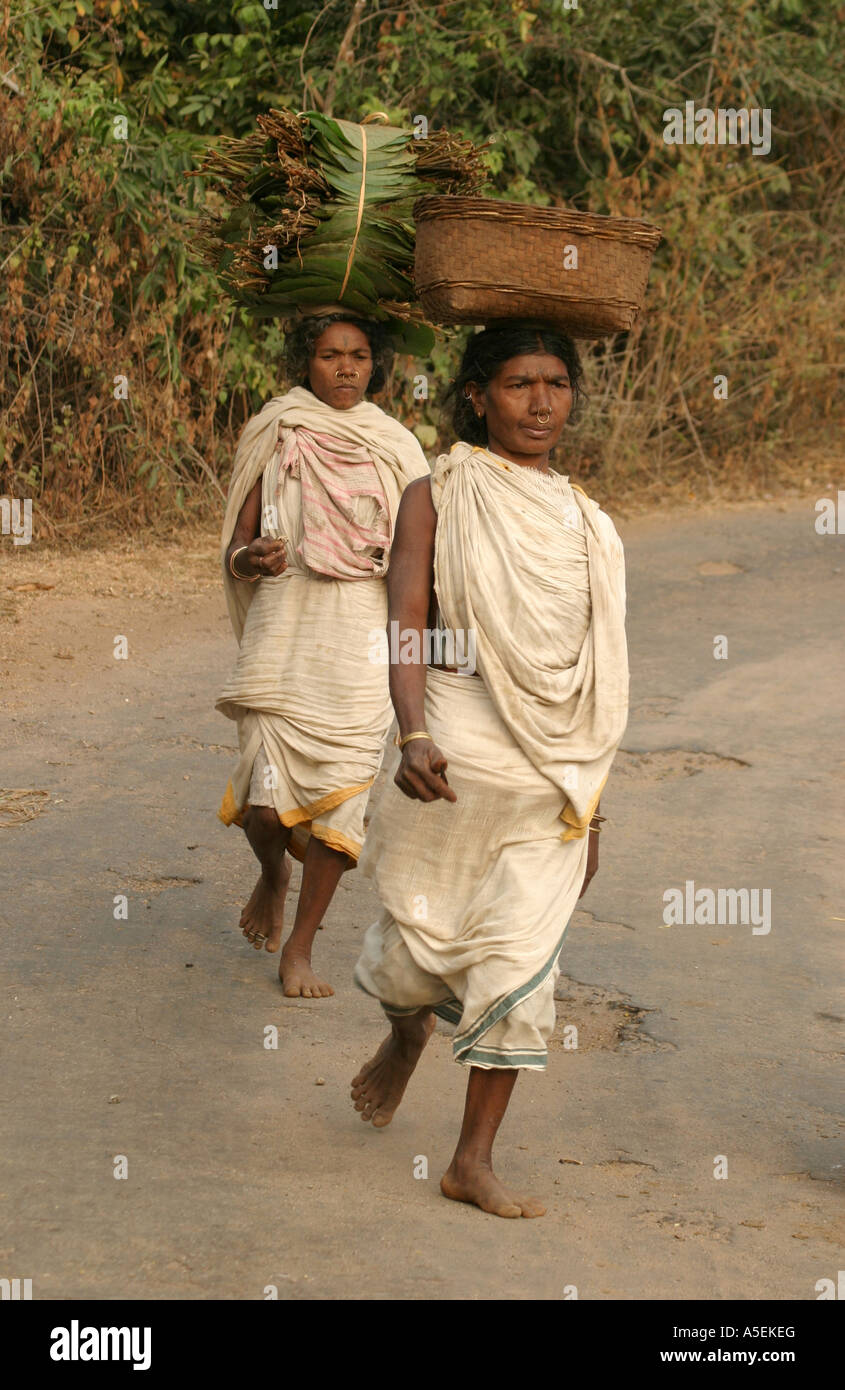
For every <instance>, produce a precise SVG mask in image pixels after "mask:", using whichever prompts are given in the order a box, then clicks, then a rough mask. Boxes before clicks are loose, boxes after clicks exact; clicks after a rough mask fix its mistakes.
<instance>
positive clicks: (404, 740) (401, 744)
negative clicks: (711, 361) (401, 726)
mask: <svg viewBox="0 0 845 1390" xmlns="http://www.w3.org/2000/svg"><path fill="white" fill-rule="evenodd" d="M412 738H427V739H428V741H429V743H433V742H434V739H433V738H432V737H431V734H429V733H426V731H425V729H419V730H418V731H417V732H416V733H413V734H406V735H405V737H404V738H400V737H399V735H398V734H397V735H396V747H397V748H404V747H405V744H406V743H410V742H411V739H412Z"/></svg>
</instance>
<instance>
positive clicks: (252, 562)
mask: <svg viewBox="0 0 845 1390" xmlns="http://www.w3.org/2000/svg"><path fill="white" fill-rule="evenodd" d="M244 547H246V549H244ZM236 550H240V552H241V553H240V555H239V556H238V558H237V560H236V561H235V564H234V569H233V573H234V574H235V576H236V577H237V578H238V579H260V578H262V576H264V575H269V576H270V577H271V578H275V577H276V576H277V575H279V574H283V573H284V571H285V570H286V569H287V561H286V560H285V543H284V541H281V540H279V541H272V540H270V538H269V537H268V536H262V535H261V479H260V478H259V479H258V482H257V483H256V484H255V486H254V487H253V488H251V489H250V491H249V493H248V494H247V498H246V501H245V502H244V504H243V506H242V507H241V509H240V511H239V512H238V519H237V521H236V522H235V530H234V533H233V535H232V539H231V540H230V542H229V546H228V549H227V550H226V564H227V565H228V566H229V568H230V569H232V556H233V555H234V553H235V551H236Z"/></svg>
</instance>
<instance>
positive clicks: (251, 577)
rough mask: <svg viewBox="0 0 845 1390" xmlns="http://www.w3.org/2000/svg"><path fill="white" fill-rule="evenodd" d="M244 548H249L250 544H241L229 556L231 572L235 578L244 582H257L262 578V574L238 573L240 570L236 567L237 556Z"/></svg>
mask: <svg viewBox="0 0 845 1390" xmlns="http://www.w3.org/2000/svg"><path fill="white" fill-rule="evenodd" d="M242 550H249V546H248V545H239V546H238V548H237V550H233V551H232V553H231V555H230V556H229V573H230V574H231V575H232V577H233V579H241V580H243V582H244V584H255V583H257V582H258V580H259V579H260V578H261V575H260V574H238V571H237V570H236V569H235V557H236V556H238V555H240V553H241V551H242Z"/></svg>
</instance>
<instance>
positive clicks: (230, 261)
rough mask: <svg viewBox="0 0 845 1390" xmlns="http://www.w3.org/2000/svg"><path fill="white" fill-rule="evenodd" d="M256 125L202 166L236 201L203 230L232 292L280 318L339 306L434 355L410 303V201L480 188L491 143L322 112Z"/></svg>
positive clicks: (220, 145)
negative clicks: (255, 129) (422, 195)
mask: <svg viewBox="0 0 845 1390" xmlns="http://www.w3.org/2000/svg"><path fill="white" fill-rule="evenodd" d="M258 126H259V131H260V133H258V134H253V135H249V136H246V137H245V138H244V139H241V140H221V141H218V142H216V143H215V144H214V145H213V146H212V147H211V148H210V149H209V151H208V153H207V154H206V157H205V159H204V161H203V163H202V166H201V168H200V169H199V170H198V171H197V173H198V174H199V175H201V176H202V177H203V178H204V179H205V180H207V181H208V182H210V183H211V185H212V187H216V188H217V190H218V191H219V192H220V193H222V195H223V197H224V199H225V200H226V203H228V205H229V208H228V210H227V211H224V212H222V213H220V214H217V215H211V216H210V217H207V218H206V219H205V221H204V224H203V249H204V251H205V253H206V256H207V258H208V259H209V261H210V262H211V264H212V265H213V266H214V268H215V269H216V271H217V274H218V276H219V278H220V280H221V282H222V283H223V285H224V286H225V288H226V290H227V292H228V293H229V294H230V295H231V296H232V298H233V299H234V300H235V301H236V302H238V303H240V304H244V305H246V306H247V307H248V308H249V309H250V310H251V312H253V313H254V314H256V315H257V316H260V317H264V318H267V317H278V318H280V319H283V320H284V319H286V318H291V317H292V316H293V315H294V314H295V313H296V312H297V311H299V312H302V311H307V310H308V309H309V308H315V307H316V306H318V305H322V304H329V303H330V304H337V303H339V304H343V305H345V306H347V307H348V308H349V309H350V310H351V311H353V312H357V313H359V314H364V315H366V316H368V317H370V318H374V319H377V320H380V321H382V322H386V323H388V324H389V325H390V327H391V329H392V331H393V334H394V337H395V339H396V341H397V346H399V347H400V348H402V349H403V350H405V351H407V352H413V353H416V354H423V353H426V352H428V351H429V350H430V348H431V346H432V343H433V331H432V329H431V327H430V326H429V325H428V324H427V323H426V322H425V320H424V318H423V315H422V311H421V309H420V307H419V305H418V304H415V303H414V302H413V296H414V287H413V278H412V275H413V261H414V223H413V214H412V208H413V203H414V199H415V198H416V197H417V196H418V195H419V194H420V193H425V192H440V193H461V194H466V193H472V192H477V191H478V189H479V187H480V186H481V184H482V183H483V181H484V178H485V169H484V164H483V150H484V147H483V146H475V145H473V144H472V143H471V142H470V141H468V140H460V139H457V138H455V137H454V136H452V135H450V134H449V132H448V131H446V130H439V131H434V132H432V133H431V134H427V135H424V136H421V137H418V136H417V135H416V133H415V132H413V131H410V130H404V129H401V128H400V127H397V126H391V125H378V124H375V123H373V122H372V120H368V121H366V122H364V123H362V124H356V123H355V122H352V121H341V120H336V119H333V118H331V117H327V116H324V115H322V114H321V113H320V112H316V111H307V112H304V113H301V114H299V115H297V114H295V113H294V112H292V111H290V110H286V109H282V110H275V109H274V110H271V111H270V112H268V113H267V114H265V115H263V116H259V117H258Z"/></svg>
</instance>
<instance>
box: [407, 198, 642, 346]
mask: <svg viewBox="0 0 845 1390" xmlns="http://www.w3.org/2000/svg"><path fill="white" fill-rule="evenodd" d="M414 217H415V219H416V223H417V249H416V262H415V267H414V279H415V282H416V290H417V294H418V295H419V298H420V301H421V303H422V307H423V311H424V312H425V315H426V318H428V319H429V320H430V321H431V322H432V323H442V324H453V323H474V324H480V323H489V322H490V321H491V320H496V319H514V318H519V319H526V318H528V319H536V320H541V321H542V322H545V323H551V324H554V325H555V326H556V327H558V328H562V329H563V330H565V331H566V332H567V333H570V334H572V335H574V336H575V337H579V338H603V337H605V336H606V335H608V334H611V333H620V332H622V331H624V330H625V329H628V328H631V327H632V325H633V323H634V320H635V319H636V317H637V315H638V314H639V312H640V310H641V309H642V307H643V300H644V298H645V290H646V283H647V281H648V272H649V266H650V265H651V258H652V256H653V255H654V252H655V249H656V248H657V246H658V245H659V243H660V241H661V240H662V235H663V234H662V232H661V231H660V228H659V227H654V226H652V225H651V224H650V223H648V222H638V221H634V220H633V219H632V218H627V217H598V216H595V215H594V214H593V213H589V212H570V211H568V210H560V209H556V208H532V207H524V206H523V205H522V204H521V203H499V202H496V201H495V200H493V199H492V198H459V197H451V198H448V197H426V198H418V199H417V201H416V203H415V205H414ZM573 247H574V248H575V250H576V251H577V269H575V268H572V269H565V264H566V263H567V262H569V263H570V264H571V263H572V262H573V261H574V260H575V259H576V258H575V257H574V256H573V255H572V248H573Z"/></svg>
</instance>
